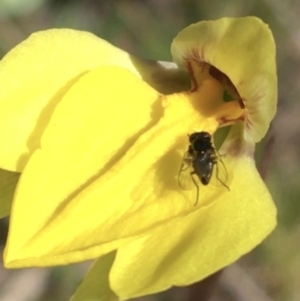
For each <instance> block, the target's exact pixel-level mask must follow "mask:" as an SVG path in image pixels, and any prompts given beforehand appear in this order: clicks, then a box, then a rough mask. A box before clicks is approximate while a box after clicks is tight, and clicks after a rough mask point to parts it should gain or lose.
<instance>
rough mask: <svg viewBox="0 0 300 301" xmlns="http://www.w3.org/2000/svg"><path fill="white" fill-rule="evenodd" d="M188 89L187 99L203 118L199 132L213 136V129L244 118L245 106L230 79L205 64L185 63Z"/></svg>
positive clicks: (196, 62) (192, 61) (191, 61)
mask: <svg viewBox="0 0 300 301" xmlns="http://www.w3.org/2000/svg"><path fill="white" fill-rule="evenodd" d="M187 67H188V71H189V73H190V77H191V90H190V91H188V92H185V93H187V95H186V96H187V97H188V98H189V100H190V101H191V102H192V104H193V106H194V107H195V109H196V110H197V111H198V112H200V114H201V115H202V116H203V117H205V118H206V120H207V122H206V126H205V128H204V129H202V130H203V131H207V132H209V133H211V134H213V133H214V132H215V131H216V130H217V128H219V127H222V126H226V125H230V124H233V123H236V122H239V121H242V120H244V119H245V110H244V108H245V106H244V104H243V102H242V99H241V97H240V95H239V93H238V91H237V89H236V88H235V87H234V85H233V84H232V82H231V81H230V79H229V78H228V77H227V76H226V75H225V74H224V73H222V72H221V71H219V70H218V69H217V68H215V67H213V66H212V65H210V64H208V63H205V62H198V61H195V60H190V61H187Z"/></svg>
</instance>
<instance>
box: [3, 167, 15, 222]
mask: <svg viewBox="0 0 300 301" xmlns="http://www.w3.org/2000/svg"><path fill="white" fill-rule="evenodd" d="M19 176H20V175H19V174H18V173H15V172H10V171H7V170H3V169H0V218H2V217H5V216H7V215H9V213H10V210H11V206H12V201H13V196H14V192H15V188H16V185H17V183H18V180H19Z"/></svg>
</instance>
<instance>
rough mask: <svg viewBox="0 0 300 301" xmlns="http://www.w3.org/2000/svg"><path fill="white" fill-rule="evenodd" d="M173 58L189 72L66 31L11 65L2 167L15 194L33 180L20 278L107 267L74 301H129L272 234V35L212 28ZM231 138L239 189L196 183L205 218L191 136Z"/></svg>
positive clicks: (43, 35)
mask: <svg viewBox="0 0 300 301" xmlns="http://www.w3.org/2000/svg"><path fill="white" fill-rule="evenodd" d="M171 52H172V55H173V59H174V62H175V63H176V64H175V63H163V62H154V61H146V60H142V59H138V58H136V57H133V56H132V55H129V54H128V53H126V52H124V51H122V50H120V49H118V48H116V47H114V46H112V45H110V44H109V43H107V42H106V41H103V40H101V39H99V38H98V37H95V36H94V35H92V34H90V33H87V32H80V31H75V30H69V29H54V30H48V31H43V32H38V33H36V34H34V35H32V36H31V37H29V38H28V39H27V40H25V41H24V42H22V43H21V44H20V45H18V46H17V47H16V48H14V49H13V50H12V51H11V52H9V53H8V54H7V55H6V56H5V57H4V58H3V60H2V61H1V63H0V82H1V89H0V114H1V116H0V126H1V128H2V129H3V130H2V131H1V133H0V141H1V148H0V166H1V168H3V169H6V170H9V171H10V172H9V173H8V172H6V171H3V172H4V173H5V175H6V174H8V175H10V176H11V175H13V177H12V180H9V183H12V185H14V183H16V181H17V178H18V175H17V174H15V173H11V172H21V177H20V179H19V182H18V184H17V188H16V190H15V193H14V196H13V204H12V210H11V219H10V225H9V237H8V242H7V246H6V249H5V254H4V263H5V265H6V267H8V268H18V267H30V266H50V265H58V264H68V263H72V262H79V261H84V260H88V259H95V258H98V257H100V258H99V259H97V261H96V262H95V264H94V265H93V266H92V268H91V269H90V271H89V272H88V274H87V276H86V277H85V278H84V280H83V282H82V283H81V285H80V286H79V287H78V289H77V291H76V292H75V295H74V296H73V297H72V300H73V301H77V300H107V301H111V300H117V299H120V300H124V299H128V298H133V297H137V296H141V295H145V294H151V293H154V292H158V291H162V290H165V289H167V288H169V287H171V286H184V285H189V284H191V283H194V282H197V281H199V280H201V279H203V278H205V277H207V276H208V275H210V274H212V273H214V272H216V271H217V270H219V269H221V268H223V267H224V266H226V265H228V264H230V263H232V262H234V261H236V260H237V259H238V258H239V257H240V256H242V255H243V254H245V253H247V252H249V251H250V250H251V249H252V248H254V247H255V246H256V245H257V244H259V243H260V242H261V241H262V240H263V239H264V238H265V237H266V236H267V235H268V234H269V233H270V232H271V231H272V229H273V228H274V227H275V225H276V209H275V207H274V204H273V201H272V198H271V196H270V194H269V192H268V190H267V188H266V186H265V184H264V183H263V181H262V180H261V178H260V176H259V174H258V172H257V170H256V167H255V163H254V159H253V153H254V146H255V143H256V142H258V141H259V140H260V139H262V138H263V136H264V135H265V133H266V132H267V130H268V127H269V124H270V122H271V120H272V118H273V117H274V114H275V111H276V98H277V78H276V66H275V46H274V41H273V37H272V34H271V32H270V30H269V29H268V26H267V25H265V24H264V23H263V22H262V21H261V20H259V19H257V18H255V17H246V18H237V19H232V18H222V19H220V20H217V21H204V22H199V23H197V24H193V25H191V26H189V27H187V28H185V29H183V30H182V31H181V32H180V33H179V34H178V36H177V37H176V38H175V39H174V41H173V43H172V46H171ZM189 82H191V84H189ZM226 125H231V129H230V131H229V133H228V135H227V137H226V139H225V141H224V143H223V144H222V146H221V148H220V149H219V153H220V154H221V156H222V159H218V160H222V161H223V162H224V166H225V167H226V172H227V173H228V179H227V180H228V181H227V182H226V185H219V186H217V185H216V186H215V185H213V184H212V183H209V184H208V185H207V186H203V185H201V184H196V185H199V186H200V198H199V201H198V202H197V204H196V205H195V189H196V187H195V186H194V187H192V189H189V190H183V189H181V188H180V187H179V185H178V179H177V178H178V172H179V170H180V166H181V162H182V158H183V156H184V154H185V152H186V151H187V149H188V145H189V143H188V136H187V135H190V134H192V133H193V132H203V131H204V132H208V133H209V134H211V135H213V134H215V133H216V131H217V130H218V129H219V128H220V127H224V126H226ZM0 176H1V175H0ZM7 178H8V176H7V177H6V176H4V180H5V179H7ZM213 178H215V179H216V178H217V175H216V174H215V173H214V174H213ZM4 180H3V181H2V182H3V183H4ZM189 180H190V181H192V179H191V178H190V179H189ZM212 181H213V180H212ZM1 185H2V184H1ZM2 186H3V187H4V186H5V184H4V185H2ZM2 186H0V188H1V189H2ZM226 186H228V188H229V189H227V188H226ZM12 190H13V189H10V190H9V192H11V191H12ZM4 195H5V196H6V195H7V193H5V194H4ZM0 196H1V194H0ZM9 199H12V197H6V198H2V199H1V200H0V213H2V215H1V216H4V215H5V214H6V213H7V212H8V209H7V208H9V205H8V204H9V201H8V200H9Z"/></svg>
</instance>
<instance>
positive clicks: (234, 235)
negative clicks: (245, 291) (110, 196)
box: [110, 155, 276, 299]
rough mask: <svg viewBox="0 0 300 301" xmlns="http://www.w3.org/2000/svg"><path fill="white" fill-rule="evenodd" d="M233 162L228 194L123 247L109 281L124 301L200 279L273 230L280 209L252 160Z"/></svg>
mask: <svg viewBox="0 0 300 301" xmlns="http://www.w3.org/2000/svg"><path fill="white" fill-rule="evenodd" d="M230 161H232V162H231V166H232V167H233V168H234V172H235V177H234V180H233V182H232V185H231V186H230V192H229V193H227V194H222V196H220V197H219V198H218V199H216V200H215V202H213V203H212V204H211V205H209V206H206V207H201V208H199V210H197V211H195V212H193V213H191V214H190V215H188V216H185V217H183V218H178V219H175V220H172V221H170V222H168V223H166V224H165V225H163V226H161V227H158V228H156V229H154V230H153V231H152V232H151V233H149V234H147V235H144V236H143V237H141V238H139V239H136V240H134V241H132V242H131V243H129V244H126V245H124V246H122V247H120V248H119V249H118V252H117V256H116V260H115V262H114V265H113V267H112V270H111V274H110V280H111V288H112V290H113V291H114V292H115V293H116V295H118V296H119V297H120V299H128V298H133V297H137V296H141V295H146V294H152V293H155V292H159V291H162V290H166V289H168V288H170V287H171V286H173V285H175V286H184V285H189V284H191V283H194V282H197V281H199V280H201V279H203V278H205V277H207V276H209V275H210V274H212V273H214V272H216V271H217V270H219V269H221V268H223V267H225V266H227V265H229V264H231V263H232V262H234V261H236V260H237V259H238V258H239V257H240V256H242V255H243V254H245V253H247V252H249V251H250V250H251V249H253V248H254V247H255V246H256V245H257V244H259V243H260V242H261V241H262V240H263V239H264V238H265V237H266V236H267V235H268V234H269V233H270V231H271V230H272V229H273V228H274V226H275V224H276V209H275V207H274V204H273V201H272V199H271V196H270V195H269V193H268V190H267V188H266V187H265V184H264V183H263V181H262V180H261V179H260V177H259V175H258V173H257V171H256V168H255V165H254V162H253V159H252V158H249V157H246V156H245V155H244V156H243V157H240V158H238V159H236V158H234V157H231V158H228V160H227V161H226V162H227V163H229V162H230ZM132 279H138V281H132Z"/></svg>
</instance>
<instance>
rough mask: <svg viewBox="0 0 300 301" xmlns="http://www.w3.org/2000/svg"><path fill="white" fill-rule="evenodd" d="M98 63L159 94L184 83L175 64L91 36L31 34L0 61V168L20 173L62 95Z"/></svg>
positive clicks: (68, 32) (64, 32)
mask: <svg viewBox="0 0 300 301" xmlns="http://www.w3.org/2000/svg"><path fill="white" fill-rule="evenodd" d="M101 65H113V66H115V65H117V66H122V67H124V68H127V69H129V70H131V71H132V72H133V73H135V74H136V75H138V76H140V77H143V78H144V79H145V80H148V81H149V82H151V83H152V85H153V86H154V87H155V88H158V89H162V90H163V89H164V88H163V87H164V85H163V84H162V82H165V84H166V86H167V87H166V88H165V91H164V92H167V91H170V90H174V86H176V84H177V87H176V88H175V89H179V88H180V87H182V86H185V85H186V82H185V79H184V78H183V80H182V76H181V75H182V71H179V72H177V71H178V70H177V69H176V66H175V65H170V64H168V65H164V64H159V63H156V62H147V61H143V60H139V59H137V58H134V57H132V56H131V55H129V54H128V53H127V52H125V51H122V50H120V49H118V48H116V47H114V46H112V45H111V44H109V43H108V42H106V41H104V40H102V39H100V38H98V37H96V36H94V35H93V34H91V33H88V32H83V31H76V30H71V29H52V30H47V31H42V32H38V33H35V34H33V35H31V36H30V37H29V38H28V39H27V40H25V41H24V42H22V43H21V44H19V45H18V46H17V47H15V48H14V49H13V50H12V51H10V52H9V53H8V54H7V55H6V56H5V57H4V58H3V60H2V61H1V62H0V82H1V89H0V128H2V129H5V130H3V131H1V132H0V141H1V148H0V166H1V167H2V168H3V169H8V170H12V171H22V170H23V168H24V166H25V164H26V162H27V161H28V158H29V157H30V155H31V153H32V152H33V151H34V150H35V149H36V148H37V147H39V141H40V137H41V135H42V133H43V131H44V129H45V128H46V126H47V124H48V122H49V120H50V118H51V115H52V113H53V110H54V109H55V106H56V105H57V103H58V102H59V101H60V100H61V98H62V96H63V95H64V94H65V93H66V91H68V89H69V88H70V87H71V86H72V85H73V84H74V82H76V81H77V80H78V78H79V77H80V76H82V75H83V74H84V73H86V72H88V71H90V70H92V69H94V68H96V67H97V66H101Z"/></svg>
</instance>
